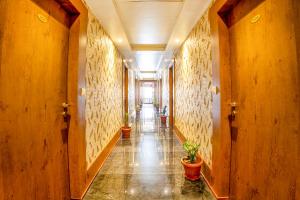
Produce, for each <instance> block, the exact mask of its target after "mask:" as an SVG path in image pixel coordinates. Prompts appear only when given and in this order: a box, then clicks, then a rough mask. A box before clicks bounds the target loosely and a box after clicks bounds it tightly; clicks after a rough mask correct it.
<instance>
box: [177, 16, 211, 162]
mask: <svg viewBox="0 0 300 200" xmlns="http://www.w3.org/2000/svg"><path fill="white" fill-rule="evenodd" d="M211 83H212V58H211V37H210V24H209V21H208V12H206V13H204V15H203V16H202V17H201V19H200V20H199V22H198V23H197V24H196V26H195V27H194V29H193V30H192V32H191V33H190V35H189V37H188V38H187V40H186V41H185V42H184V44H183V45H182V47H181V48H180V49H179V51H178V53H177V54H176V66H175V91H176V97H175V99H176V102H175V125H176V127H177V128H178V129H179V130H180V131H181V132H182V133H183V134H184V136H185V137H186V138H187V139H188V140H191V141H193V142H195V143H199V144H200V150H199V151H200V153H201V156H202V158H203V159H204V161H205V162H206V163H207V164H208V165H209V166H211V162H212V144H211V137H212V93H211Z"/></svg>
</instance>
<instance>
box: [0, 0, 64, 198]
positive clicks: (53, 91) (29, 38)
mask: <svg viewBox="0 0 300 200" xmlns="http://www.w3.org/2000/svg"><path fill="white" fill-rule="evenodd" d="M45 2H46V1H44V3H45ZM48 2H49V5H48V8H49V10H47V11H46V10H44V9H42V8H41V7H39V6H38V5H37V4H36V3H34V2H33V1H30V0H24V1H18V0H4V1H1V2H0V4H1V6H0V7H1V8H3V10H2V9H1V11H3V12H2V14H0V15H1V17H3V19H5V21H2V22H1V23H2V24H1V26H0V27H1V42H0V44H1V56H0V58H1V66H0V67H1V68H0V111H1V112H0V144H1V145H0V174H1V177H0V186H1V188H3V193H2V194H1V195H2V196H1V195H0V197H1V198H0V199H55V200H58V199H69V185H68V184H69V183H68V182H69V181H68V177H69V175H68V162H67V160H68V159H67V140H66V134H67V130H66V124H65V123H64V121H63V117H62V115H61V113H62V111H63V109H62V106H61V105H62V103H63V102H66V100H67V99H66V98H67V90H66V88H67V65H68V63H67V60H68V37H69V29H68V26H67V24H64V23H63V22H65V21H67V20H65V19H66V18H67V17H68V16H67V14H66V13H65V11H63V10H62V9H61V8H60V6H59V5H58V4H57V3H55V1H48ZM48 8H47V9H48ZM54 11H55V17H59V19H58V18H54V17H53V16H52V15H51V14H52V12H54ZM49 13H50V15H49Z"/></svg>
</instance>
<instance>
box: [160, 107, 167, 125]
mask: <svg viewBox="0 0 300 200" xmlns="http://www.w3.org/2000/svg"><path fill="white" fill-rule="evenodd" d="M166 113H167V106H165V107H164V109H163V111H162V113H161V116H160V121H161V123H162V124H166V123H167V115H166Z"/></svg>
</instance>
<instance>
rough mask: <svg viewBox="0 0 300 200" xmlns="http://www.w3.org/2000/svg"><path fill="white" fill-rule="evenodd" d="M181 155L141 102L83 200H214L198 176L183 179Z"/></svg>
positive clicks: (174, 140) (176, 143) (149, 106)
mask: <svg viewBox="0 0 300 200" xmlns="http://www.w3.org/2000/svg"><path fill="white" fill-rule="evenodd" d="M184 155H185V152H184V151H183V148H182V145H181V144H180V143H179V141H178V139H177V138H176V136H175V134H174V133H173V132H172V131H170V130H169V128H168V127H166V126H165V125H161V124H160V122H159V119H158V116H157V114H156V111H155V110H154V107H153V105H152V104H144V105H143V108H142V111H141V113H140V117H139V119H138V120H136V123H135V125H134V129H133V130H132V133H131V138H130V139H124V138H123V139H122V138H120V140H119V141H118V143H117V145H116V147H115V148H114V150H113V151H112V153H111V154H110V156H109V157H108V158H107V160H106V161H105V163H104V165H103V167H102V168H101V170H100V172H99V173H98V175H97V176H96V178H95V180H94V181H93V183H92V185H91V187H90V189H89V190H88V192H87V194H86V196H85V198H84V200H125V199H126V200H140V199H143V200H158V199H166V200H171V199H176V200H214V199H215V198H214V197H213V196H212V194H211V193H210V190H209V188H208V187H207V185H206V184H205V182H204V181H203V179H202V178H201V179H200V180H198V181H195V182H192V181H189V180H186V179H185V178H184V175H183V171H182V165H181V163H180V159H181V158H182V157H183V156H184Z"/></svg>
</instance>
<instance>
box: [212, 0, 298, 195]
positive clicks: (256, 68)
mask: <svg viewBox="0 0 300 200" xmlns="http://www.w3.org/2000/svg"><path fill="white" fill-rule="evenodd" d="M228 2H229V3H230V1H222V0H220V1H217V2H216V4H215V5H214V6H213V8H212V12H213V13H211V16H214V17H215V18H213V17H212V19H214V21H213V26H212V27H213V28H212V32H213V34H215V35H213V38H214V39H215V41H217V44H218V45H217V48H216V49H215V50H217V49H218V50H219V51H218V50H217V51H216V52H217V53H216V54H215V56H216V58H217V59H219V60H218V62H221V61H222V60H224V61H225V63H229V64H230V68H231V72H232V74H231V79H232V81H231V82H232V101H237V103H238V115H237V120H236V122H235V123H234V124H233V125H234V126H233V127H232V130H233V131H234V133H236V137H234V138H232V139H233V140H232V155H231V166H232V167H231V176H230V197H231V199H297V196H296V195H297V193H296V190H299V189H298V188H297V187H299V186H297V184H296V182H297V177H299V165H298V164H297V163H298V162H297V161H298V160H299V156H298V155H299V152H298V148H297V146H298V145H299V113H300V112H299V110H300V109H299V78H300V76H299V63H298V62H297V60H299V57H298V56H297V53H298V55H299V50H298V49H297V47H298V46H299V40H297V37H299V36H297V35H298V33H299V31H298V32H297V27H299V20H298V19H297V20H296V18H297V17H296V18H295V16H297V14H296V15H295V13H297V12H299V11H297V8H299V2H295V1H283V0H266V1H247V0H244V1H240V2H239V3H238V4H235V6H234V7H231V8H230V9H228V10H227V12H228V13H226V19H227V20H222V19H221V18H218V17H217V15H214V14H215V13H217V12H218V11H220V10H222V6H223V5H224V4H226V3H228ZM258 15H259V16H260V18H259V20H257V21H253V19H254V17H257V16H258ZM223 16H224V15H223ZM274 19H276V20H274ZM222 23H223V24H222ZM224 23H226V25H227V27H226V26H224ZM295 27H296V28H295ZM226 40H227V41H228V43H227V42H226ZM224 48H225V51H223V50H224ZM226 48H227V49H228V50H226ZM222 49H223V50H222ZM229 52H230V54H229ZM226 59H227V60H228V61H226ZM216 64H217V66H216V67H218V66H219V67H220V65H219V64H218V63H216ZM221 66H223V65H221ZM225 66H227V64H225ZM221 77H222V74H221ZM225 77H226V76H225ZM228 78H230V77H228ZM225 92H227V93H228V91H226V90H225ZM222 93H224V91H222V89H221V94H222ZM214 134H215V132H214ZM213 152H214V151H213ZM213 162H214V161H213ZM213 170H214V168H213ZM298 180H299V178H298ZM268 183H269V184H268Z"/></svg>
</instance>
